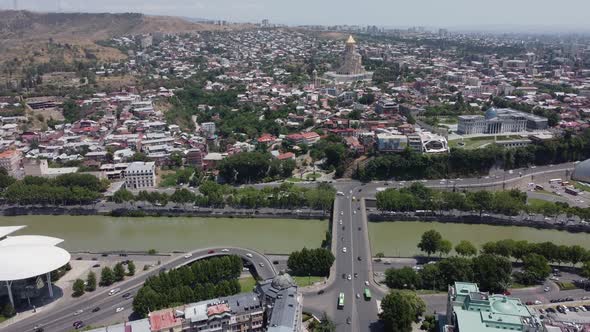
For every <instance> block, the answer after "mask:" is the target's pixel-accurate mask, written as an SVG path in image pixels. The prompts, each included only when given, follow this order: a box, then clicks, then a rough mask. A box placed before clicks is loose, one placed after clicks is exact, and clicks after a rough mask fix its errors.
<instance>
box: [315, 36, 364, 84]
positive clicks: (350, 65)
mask: <svg viewBox="0 0 590 332" xmlns="http://www.w3.org/2000/svg"><path fill="white" fill-rule="evenodd" d="M326 77H327V78H328V79H330V80H332V81H335V82H336V83H349V82H355V81H362V80H370V79H371V78H372V77H373V73H372V72H367V71H365V68H364V67H363V64H362V56H361V55H360V54H359V53H358V51H357V49H356V41H355V40H354V38H353V37H352V36H348V39H347V40H346V43H345V46H344V53H343V54H342V60H341V65H340V67H339V68H338V70H337V71H336V72H327V73H326Z"/></svg>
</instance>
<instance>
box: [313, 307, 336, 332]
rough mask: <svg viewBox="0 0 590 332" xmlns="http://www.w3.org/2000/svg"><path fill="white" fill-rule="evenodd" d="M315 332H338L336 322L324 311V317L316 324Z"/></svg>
mask: <svg viewBox="0 0 590 332" xmlns="http://www.w3.org/2000/svg"><path fill="white" fill-rule="evenodd" d="M313 332H336V324H334V322H332V321H331V320H330V319H329V318H328V315H327V314H326V313H325V312H324V315H323V316H322V319H321V320H320V322H319V323H317V324H316V325H315V327H314V329H313Z"/></svg>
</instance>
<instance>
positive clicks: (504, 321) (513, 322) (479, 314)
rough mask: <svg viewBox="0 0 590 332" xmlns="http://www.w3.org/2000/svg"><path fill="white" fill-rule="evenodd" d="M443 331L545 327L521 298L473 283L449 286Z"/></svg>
mask: <svg viewBox="0 0 590 332" xmlns="http://www.w3.org/2000/svg"><path fill="white" fill-rule="evenodd" d="M446 323H447V324H446V325H445V327H444V329H443V331H445V332H472V331H478V332H486V331H490V332H492V331H494V332H495V331H498V332H499V331H506V330H508V331H510V330H512V331H524V332H542V331H545V329H544V327H543V324H542V322H541V320H540V319H539V317H537V316H536V315H535V314H534V312H533V311H532V310H530V309H529V308H528V307H527V306H526V305H524V304H523V303H522V302H521V301H520V299H517V298H512V297H507V296H505V295H500V294H494V295H490V294H489V293H486V292H481V291H480V290H479V288H478V287H477V285H476V284H474V283H468V282H455V284H454V285H452V286H449V291H448V298H447V322H446Z"/></svg>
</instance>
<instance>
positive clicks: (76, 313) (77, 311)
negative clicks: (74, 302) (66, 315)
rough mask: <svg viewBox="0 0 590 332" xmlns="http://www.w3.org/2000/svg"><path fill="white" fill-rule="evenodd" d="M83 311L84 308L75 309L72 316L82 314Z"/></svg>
mask: <svg viewBox="0 0 590 332" xmlns="http://www.w3.org/2000/svg"><path fill="white" fill-rule="evenodd" d="M83 312H84V310H82V309H79V310H76V311H74V316H78V315H80V314H82V313H83Z"/></svg>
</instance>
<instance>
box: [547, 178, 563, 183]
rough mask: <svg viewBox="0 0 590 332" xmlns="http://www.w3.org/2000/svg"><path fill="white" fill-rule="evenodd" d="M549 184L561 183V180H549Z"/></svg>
mask: <svg viewBox="0 0 590 332" xmlns="http://www.w3.org/2000/svg"><path fill="white" fill-rule="evenodd" d="M549 183H551V184H558V183H561V179H551V180H549Z"/></svg>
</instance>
